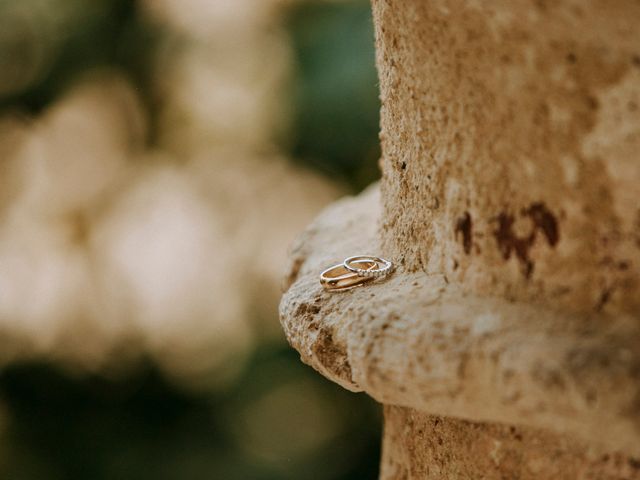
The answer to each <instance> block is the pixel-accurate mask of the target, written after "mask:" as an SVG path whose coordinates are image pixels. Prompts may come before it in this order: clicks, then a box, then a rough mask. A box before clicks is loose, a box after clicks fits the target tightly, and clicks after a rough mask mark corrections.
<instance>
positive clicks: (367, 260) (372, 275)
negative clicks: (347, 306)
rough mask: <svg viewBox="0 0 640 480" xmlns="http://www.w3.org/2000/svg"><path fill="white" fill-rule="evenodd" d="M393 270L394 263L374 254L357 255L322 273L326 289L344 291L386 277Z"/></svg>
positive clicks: (322, 282)
mask: <svg viewBox="0 0 640 480" xmlns="http://www.w3.org/2000/svg"><path fill="white" fill-rule="evenodd" d="M392 270H393V263H391V262H390V261H389V260H386V259H384V258H381V257H376V256H373V255H355V256H353V257H349V258H347V259H345V261H344V262H342V263H339V264H337V265H334V266H332V267H329V268H327V269H326V270H325V271H324V272H322V273H321V274H320V284H322V286H323V287H324V289H325V290H329V291H333V292H343V291H345V290H351V289H352V288H356V287H360V286H362V285H364V284H366V283H369V282H371V281H373V280H376V279H380V278H384V277H386V276H387V275H389V274H390V273H391V272H392Z"/></svg>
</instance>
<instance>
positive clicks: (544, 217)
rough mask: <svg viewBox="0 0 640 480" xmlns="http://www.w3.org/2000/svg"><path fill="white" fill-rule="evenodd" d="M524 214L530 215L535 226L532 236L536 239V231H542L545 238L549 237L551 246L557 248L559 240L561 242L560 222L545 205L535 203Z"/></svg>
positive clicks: (548, 241) (548, 240)
mask: <svg viewBox="0 0 640 480" xmlns="http://www.w3.org/2000/svg"><path fill="white" fill-rule="evenodd" d="M524 214H525V215H528V216H529V217H530V218H531V220H532V221H533V223H534V225H535V228H534V231H533V233H532V235H533V236H534V237H535V232H536V230H538V229H539V230H541V231H542V233H543V234H544V236H545V237H547V243H548V244H549V246H551V247H555V246H556V245H557V243H558V240H560V234H559V232H558V221H557V220H556V217H555V216H554V215H553V213H551V212H550V211H549V209H548V208H547V207H546V206H545V204H544V203H534V204H532V205H531V206H530V207H529V208H528V209H527V210H525V211H524ZM534 239H535V238H534Z"/></svg>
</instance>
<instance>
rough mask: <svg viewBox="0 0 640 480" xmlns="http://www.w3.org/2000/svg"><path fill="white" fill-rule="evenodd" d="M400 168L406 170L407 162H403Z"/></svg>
mask: <svg viewBox="0 0 640 480" xmlns="http://www.w3.org/2000/svg"><path fill="white" fill-rule="evenodd" d="M400 168H401V169H402V170H405V169H406V168H407V162H402V163H401V164H400Z"/></svg>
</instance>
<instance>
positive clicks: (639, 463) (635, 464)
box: [629, 458, 640, 470]
mask: <svg viewBox="0 0 640 480" xmlns="http://www.w3.org/2000/svg"><path fill="white" fill-rule="evenodd" d="M629 466H630V467H631V468H633V469H634V470H640V460H638V459H637V458H630V459H629Z"/></svg>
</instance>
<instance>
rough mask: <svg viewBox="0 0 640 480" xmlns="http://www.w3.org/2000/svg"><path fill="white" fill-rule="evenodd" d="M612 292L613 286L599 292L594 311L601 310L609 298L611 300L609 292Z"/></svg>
mask: <svg viewBox="0 0 640 480" xmlns="http://www.w3.org/2000/svg"><path fill="white" fill-rule="evenodd" d="M612 293H613V287H609V288H605V289H604V290H603V291H602V293H601V294H600V298H599V299H598V303H597V304H596V312H601V311H602V309H603V308H604V307H605V305H606V304H607V303H609V300H611V294H612Z"/></svg>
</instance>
